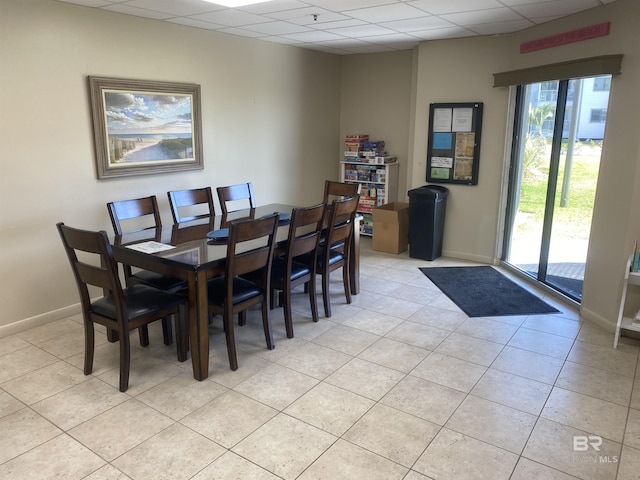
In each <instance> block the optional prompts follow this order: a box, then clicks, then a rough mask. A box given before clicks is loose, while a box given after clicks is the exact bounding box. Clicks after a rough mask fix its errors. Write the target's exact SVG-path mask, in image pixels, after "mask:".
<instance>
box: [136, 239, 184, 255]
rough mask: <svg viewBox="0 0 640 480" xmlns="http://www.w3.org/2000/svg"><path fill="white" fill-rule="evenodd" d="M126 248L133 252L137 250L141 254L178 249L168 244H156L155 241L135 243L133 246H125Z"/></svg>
mask: <svg viewBox="0 0 640 480" xmlns="http://www.w3.org/2000/svg"><path fill="white" fill-rule="evenodd" d="M125 246H126V247H127V248H130V249H132V250H137V251H139V252H144V253H156V252H162V251H163V250H171V249H172V248H176V247H174V246H173V245H167V244H166V243H160V242H154V241H150V242H142V243H135V244H133V245H125Z"/></svg>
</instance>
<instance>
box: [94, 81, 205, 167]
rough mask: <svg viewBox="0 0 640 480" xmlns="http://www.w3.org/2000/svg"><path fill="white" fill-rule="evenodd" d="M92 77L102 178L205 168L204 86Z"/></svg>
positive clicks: (98, 154) (99, 165) (95, 128)
mask: <svg viewBox="0 0 640 480" xmlns="http://www.w3.org/2000/svg"><path fill="white" fill-rule="evenodd" d="M88 79H89V89H90V94H91V106H92V117H93V132H94V138H95V147H96V167H97V173H98V178H99V179H103V178H109V177H123V176H128V175H147V174H153V173H168V172H178V171H184V170H202V169H203V168H204V161H203V158H202V118H201V113H200V112H201V106H200V85H197V84H195V83H177V82H161V81H155V80H134V79H126V78H108V77H92V76H90V77H88Z"/></svg>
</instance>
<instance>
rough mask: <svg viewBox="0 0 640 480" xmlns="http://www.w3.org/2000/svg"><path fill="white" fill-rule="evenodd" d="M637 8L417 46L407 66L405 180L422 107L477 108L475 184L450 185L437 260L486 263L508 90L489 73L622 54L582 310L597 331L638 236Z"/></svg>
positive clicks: (423, 127) (416, 159) (493, 247)
mask: <svg viewBox="0 0 640 480" xmlns="http://www.w3.org/2000/svg"><path fill="white" fill-rule="evenodd" d="M638 18H640V3H638V2H636V1H635V0H618V1H616V2H614V3H611V4H609V5H607V6H605V7H601V8H597V9H593V10H589V11H586V12H583V13H580V14H577V15H573V16H571V17H567V18H564V19H560V20H557V21H554V22H550V23H548V24H544V25H540V26H537V27H533V28H531V29H528V30H525V31H523V32H519V33H517V34H513V35H505V36H501V37H486V38H479V39H478V38H473V39H459V40H447V41H438V42H425V43H423V44H421V45H420V47H419V52H418V55H417V62H416V63H417V66H416V67H415V68H416V73H415V74H416V79H415V84H416V102H415V109H416V111H415V117H414V118H415V120H414V124H415V129H414V132H413V134H414V142H413V144H412V146H411V148H413V154H412V157H411V165H410V175H411V177H410V178H409V183H410V184H411V185H414V186H418V185H422V184H424V183H425V182H424V175H425V169H426V165H425V158H426V150H427V143H426V137H425V132H426V131H427V125H428V123H427V122H428V104H429V103H431V102H458V101H460V102H467V101H482V102H484V108H485V111H484V116H483V132H482V145H481V151H480V174H479V184H478V186H474V187H469V186H458V185H452V186H450V187H449V188H450V191H451V192H450V196H449V200H448V203H447V217H446V222H445V234H444V247H443V253H444V254H445V255H449V256H453V257H458V258H467V259H473V260H480V261H487V262H491V261H493V260H494V257H495V256H497V257H499V255H500V248H499V247H500V234H499V232H500V230H501V228H500V221H499V219H500V217H501V215H502V214H503V213H502V211H503V206H502V205H503V196H502V193H503V191H504V190H503V188H502V185H503V179H504V177H505V173H506V170H505V168H506V166H507V165H508V163H507V160H505V158H506V157H505V153H508V144H507V143H505V138H506V139H507V141H508V139H509V138H510V135H511V134H510V131H509V130H510V127H511V126H510V121H509V120H508V110H509V108H508V102H509V90H508V89H507V88H493V87H492V84H493V79H492V74H493V73H498V72H503V71H508V70H515V69H521V68H527V67H532V66H537V65H544V64H551V63H556V62H561V61H566V60H572V59H577V58H584V57H590V56H596V55H606V54H623V55H624V60H623V64H622V75H619V76H616V77H614V79H613V81H612V87H611V97H610V106H609V111H608V118H607V130H606V134H605V146H604V149H603V156H602V163H601V170H600V178H599V182H598V192H597V198H596V202H595V205H594V217H593V227H592V234H591V242H590V245H589V254H588V260H587V272H586V278H585V285H584V292H583V302H582V313H583V315H584V316H585V317H586V318H589V319H591V320H594V321H596V322H598V323H601V324H603V325H610V324H611V322H615V320H616V315H617V309H618V302H619V299H620V292H621V282H622V274H623V271H624V265H625V261H626V258H627V255H628V253H629V250H630V249H631V245H632V243H633V239H634V238H637V237H640V213H638V212H639V211H640V210H639V209H640V205H639V204H638V194H637V190H638V188H639V184H638V170H639V169H640V156H639V154H638V147H639V141H640V138H639V136H638V134H637V124H638V122H637V115H638V111H640V94H638V85H640V58H639V54H638V48H637V46H638V45H640V33H639V31H638V28H637V21H636V20H637V19H638ZM605 21H610V22H611V33H610V35H608V36H606V37H602V38H598V39H593V40H588V41H584V42H579V43H573V44H569V45H564V46H560V47H555V48H549V49H545V50H541V51H538V52H534V53H528V54H520V53H519V46H520V44H521V43H522V42H525V41H528V40H534V39H537V38H542V37H545V36H548V35H553V34H557V33H562V32H566V31H570V30H573V29H577V28H580V27H585V26H589V25H593V24H597V23H601V22H605Z"/></svg>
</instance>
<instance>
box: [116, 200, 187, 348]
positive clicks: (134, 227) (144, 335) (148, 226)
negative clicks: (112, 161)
mask: <svg viewBox="0 0 640 480" xmlns="http://www.w3.org/2000/svg"><path fill="white" fill-rule="evenodd" d="M107 210H108V211H109V216H110V217H111V224H112V225H113V231H114V232H115V234H116V235H119V236H122V235H126V234H130V233H135V232H140V231H145V230H148V231H149V233H150V234H153V235H156V234H157V233H159V232H160V229H161V228H162V220H161V218H160V209H159V208H158V200H157V199H156V196H155V195H151V196H150V197H143V198H136V199H132V200H120V201H117V202H109V203H107ZM154 238H156V239H157V240H160V239H159V238H157V237H155V236H154ZM123 269H124V276H125V281H126V284H127V286H131V285H136V284H142V285H149V286H151V287H154V288H159V289H160V290H166V291H167V292H172V293H176V292H179V291H181V290H184V289H185V288H186V287H187V282H186V281H185V280H182V279H180V278H176V277H171V276H168V275H162V274H160V273H157V272H150V271H148V270H136V271H133V269H132V268H131V266H129V265H123ZM163 324H164V329H163V333H164V336H165V338H164V343H165V345H171V343H172V341H173V340H172V328H171V319H170V318H166V319H165V320H164V321H163ZM139 332H140V343H141V345H143V346H146V345H149V334H148V332H147V328H146V327H145V326H143V327H141V328H140V329H139Z"/></svg>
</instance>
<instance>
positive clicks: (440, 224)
mask: <svg viewBox="0 0 640 480" xmlns="http://www.w3.org/2000/svg"><path fill="white" fill-rule="evenodd" d="M408 193H409V256H410V257H411V258H420V259H422V260H435V259H436V258H438V257H439V256H440V255H442V237H443V233H444V212H445V208H446V206H447V195H448V194H449V189H448V188H445V187H441V186H440V185H425V186H424V187H418V188H414V189H412V190H409V192H408Z"/></svg>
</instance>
